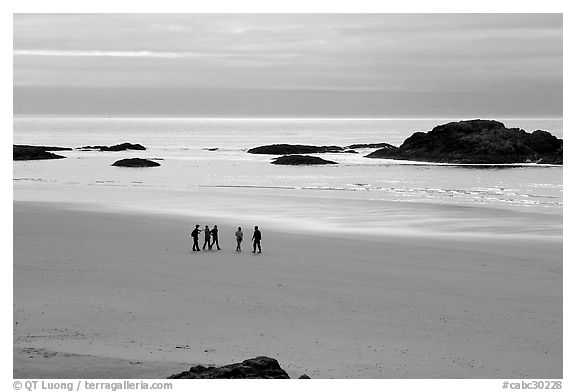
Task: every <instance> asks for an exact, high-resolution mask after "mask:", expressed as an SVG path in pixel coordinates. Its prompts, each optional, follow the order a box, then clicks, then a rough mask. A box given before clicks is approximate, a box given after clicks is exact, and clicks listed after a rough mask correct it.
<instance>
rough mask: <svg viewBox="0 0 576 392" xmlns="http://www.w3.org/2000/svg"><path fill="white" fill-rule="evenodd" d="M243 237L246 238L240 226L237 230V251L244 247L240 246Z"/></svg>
mask: <svg viewBox="0 0 576 392" xmlns="http://www.w3.org/2000/svg"><path fill="white" fill-rule="evenodd" d="M242 239H244V233H242V228H241V227H238V230H237V231H236V251H238V252H240V251H241V250H242V248H240V244H242Z"/></svg>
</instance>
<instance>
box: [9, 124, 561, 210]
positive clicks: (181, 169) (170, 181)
mask: <svg viewBox="0 0 576 392" xmlns="http://www.w3.org/2000/svg"><path fill="white" fill-rule="evenodd" d="M455 120H460V119H452V118H434V119H295V118H286V119H253V118H236V119H212V118H189V119H184V118H16V119H14V132H13V138H14V143H16V144H36V145H52V146H67V147H79V146H85V145H112V144H117V143H121V142H132V143H140V144H143V145H144V146H146V147H147V150H146V151H143V152H132V151H131V152H116V153H111V152H83V151H72V152H63V153H62V155H65V156H66V157H68V159H64V160H55V161H31V162H14V181H15V185H16V184H26V183H35V184H41V183H46V184H51V185H63V186H64V185H65V186H67V187H75V186H76V187H82V186H98V187H100V188H102V187H104V188H105V187H124V188H134V189H135V188H139V189H163V190H166V189H167V190H170V189H173V190H178V191H186V189H193V188H200V187H215V188H230V187H249V188H264V189H274V188H277V189H284V190H286V191H290V190H294V191H295V193H294V194H296V192H297V193H298V195H302V194H304V195H310V196H312V197H315V195H321V197H337V198H344V199H366V200H397V201H406V202H413V201H417V202H422V201H424V202H429V203H446V204H457V205H479V206H487V207H497V208H504V209H520V210H523V211H538V212H544V213H552V214H561V213H562V203H563V201H562V200H563V197H562V191H563V184H562V170H563V169H562V167H549V166H548V167H543V166H536V165H526V166H523V167H506V166H503V167H500V168H485V169H479V168H477V167H462V166H449V165H431V164H422V163H413V164H407V163H406V162H400V161H392V160H373V159H369V158H365V157H364V155H366V154H367V153H369V152H371V151H372V150H369V149H367V150H363V151H360V154H328V155H323V156H325V157H326V158H327V159H331V160H334V161H336V162H338V163H339V165H336V166H323V167H306V168H302V167H285V166H275V165H271V164H270V159H271V158H272V157H270V156H263V155H251V154H248V153H246V149H248V148H251V147H255V146H259V145H264V144H272V143H294V144H296V143H297V144H314V145H349V144H353V143H376V142H386V143H391V144H394V145H400V144H401V143H402V141H403V140H404V139H406V138H407V137H408V136H410V135H411V134H412V133H414V132H416V131H428V130H430V129H432V128H433V127H434V126H436V125H438V124H443V123H446V122H449V121H455ZM498 120H500V121H502V122H504V124H505V125H506V126H508V127H519V128H522V129H524V130H526V131H528V132H531V131H534V130H536V129H542V130H548V131H550V132H551V133H552V134H554V135H556V136H558V137H562V134H563V133H562V131H563V130H562V119H550V118H546V119H534V118H531V119H527V118H509V119H506V118H503V119H502V118H501V119H498ZM209 148H210V149H214V148H217V150H215V151H209V150H208V149H209ZM125 157H147V158H156V159H159V160H158V162H160V163H161V164H162V166H161V167H159V168H154V169H147V170H133V169H132V170H131V169H124V168H117V167H111V166H110V164H111V163H113V162H114V161H115V160H117V159H121V158H125Z"/></svg>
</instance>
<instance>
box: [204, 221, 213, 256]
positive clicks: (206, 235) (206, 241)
mask: <svg viewBox="0 0 576 392" xmlns="http://www.w3.org/2000/svg"><path fill="white" fill-rule="evenodd" d="M203 231H204V245H202V249H203V250H206V245H208V249H212V245H211V244H210V228H209V227H208V225H206V226H204V230H203Z"/></svg>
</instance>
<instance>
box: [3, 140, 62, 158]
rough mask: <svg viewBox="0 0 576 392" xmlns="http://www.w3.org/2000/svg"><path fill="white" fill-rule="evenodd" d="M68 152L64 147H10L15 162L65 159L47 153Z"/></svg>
mask: <svg viewBox="0 0 576 392" xmlns="http://www.w3.org/2000/svg"><path fill="white" fill-rule="evenodd" d="M62 150H69V149H68V148H66V147H47V146H28V145H22V144H14V145H13V146H12V159H13V160H15V161H32V160H40V159H62V158H66V157H63V156H62V155H57V154H54V153H51V152H49V151H62Z"/></svg>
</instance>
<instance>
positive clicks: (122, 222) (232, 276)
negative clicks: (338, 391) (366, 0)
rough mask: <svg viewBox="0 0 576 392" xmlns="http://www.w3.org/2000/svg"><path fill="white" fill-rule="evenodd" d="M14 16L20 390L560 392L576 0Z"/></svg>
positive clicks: (15, 313) (16, 364)
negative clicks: (568, 99) (448, 389)
mask: <svg viewBox="0 0 576 392" xmlns="http://www.w3.org/2000/svg"><path fill="white" fill-rule="evenodd" d="M415 11H417V10H415ZM12 22H13V27H12V29H13V51H12V59H13V65H12V67H13V116H12V119H11V121H12V127H13V131H12V144H13V162H12V175H13V178H12V202H11V204H12V217H13V218H12V219H13V222H12V230H13V232H12V245H13V257H12V264H13V271H12V282H13V287H12V293H13V298H12V309H11V311H12V318H13V322H12V324H13V325H12V327H13V335H12V344H13V353H12V364H13V376H12V377H13V378H14V380H20V381H15V382H14V388H15V389H17V388H16V387H17V385H16V384H17V383H20V384H18V385H20V386H21V387H23V386H25V385H29V384H26V381H25V380H32V379H34V380H45V381H46V380H62V381H61V384H57V383H52V384H46V385H52V387H51V388H52V389H64V388H65V387H66V385H68V384H66V380H67V379H82V380H90V379H120V380H148V379H153V381H154V380H156V381H161V382H163V383H169V382H172V380H174V381H173V382H175V383H177V384H178V385H179V386H182V384H181V383H182V382H183V381H181V380H180V379H288V378H290V379H312V380H314V379H322V380H329V379H338V380H340V379H378V380H396V379H400V380H408V379H430V380H443V379H464V380H502V382H500V381H499V382H493V383H492V384H491V386H492V387H491V388H492V389H490V390H503V389H507V388H508V389H521V387H522V388H524V389H562V380H563V377H564V372H563V365H564V362H563V354H564V350H563V341H564V339H563V321H564V317H563V302H564V301H563V288H564V285H563V137H564V135H563V14H562V13H521V12H517V13H510V12H506V13H385V12H373V13H330V12H324V13H284V12H277V13H257V12H247V13H233V12H231V13H194V12H186V13H138V10H137V7H135V9H134V12H133V13H90V12H86V13H65V12H54V13H29V12H19V13H14V14H13V15H12ZM175 379H178V381H176V380H175ZM508 380H509V381H508ZM512 380H516V382H513V381H512ZM518 380H520V381H518ZM534 380H537V381H534ZM297 382H298V381H297ZM529 382H535V383H540V384H534V386H536V387H538V388H530V385H531V384H529ZM195 383H196V382H195V381H193V380H187V381H186V382H185V384H184V389H183V390H194V389H199V388H200V387H198V388H196V387H195V386H194V385H195ZM305 383H306V382H305ZM522 383H524V384H522ZM87 385H88V384H86V385H85V384H80V383H79V384H78V387H79V388H80V389H79V390H89V389H90V388H89V386H87ZM138 385H140V384H138ZM166 385H169V384H162V383H159V387H158V388H157V389H162V388H163V386H164V387H166ZM185 385H188V387H186V386H185ZM227 385H228V384H227ZM300 385H302V384H299V385H298V386H296V387H297V388H299V387H300ZM306 385H307V384H306ZM383 385H385V384H383ZM546 385H547V386H548V387H546ZM515 386H516V387H518V388H515ZM102 388H103V387H102ZM23 389H24V390H26V389H28V388H27V387H26V388H23ZM125 389H126V387H125ZM166 389H170V388H167V387H166ZM28 390H29V391H31V390H33V389H28ZM36 390H40V389H36ZM74 390H77V389H76V384H74ZM200 390H201V389H200Z"/></svg>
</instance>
